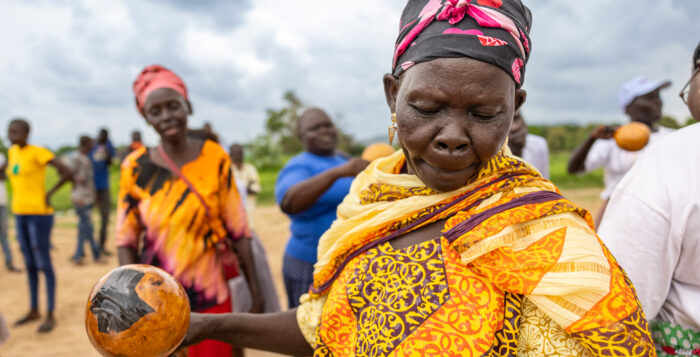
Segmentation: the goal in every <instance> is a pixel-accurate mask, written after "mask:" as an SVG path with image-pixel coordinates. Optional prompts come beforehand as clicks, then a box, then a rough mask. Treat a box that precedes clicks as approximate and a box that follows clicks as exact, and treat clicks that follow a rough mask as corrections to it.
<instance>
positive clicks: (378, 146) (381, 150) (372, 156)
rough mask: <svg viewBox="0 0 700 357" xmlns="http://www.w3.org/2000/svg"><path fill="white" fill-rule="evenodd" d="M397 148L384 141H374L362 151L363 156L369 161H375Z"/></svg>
mask: <svg viewBox="0 0 700 357" xmlns="http://www.w3.org/2000/svg"><path fill="white" fill-rule="evenodd" d="M395 151H396V150H394V148H393V147H391V145H389V144H384V143H374V144H371V145H369V146H367V147H366V148H365V151H363V152H362V158H363V159H365V160H367V161H374V160H376V159H379V158H382V157H386V156H389V155H391V154H393V153H394V152H395Z"/></svg>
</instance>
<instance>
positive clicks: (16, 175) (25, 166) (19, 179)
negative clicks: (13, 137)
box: [6, 145, 54, 215]
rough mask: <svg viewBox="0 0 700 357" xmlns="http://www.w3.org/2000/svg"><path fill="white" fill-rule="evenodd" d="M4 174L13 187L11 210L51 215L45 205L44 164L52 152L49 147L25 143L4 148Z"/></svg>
mask: <svg viewBox="0 0 700 357" xmlns="http://www.w3.org/2000/svg"><path fill="white" fill-rule="evenodd" d="M7 156H8V160H7V170H6V173H7V177H8V179H9V180H10V185H11V186H12V213H14V214H37V215H43V214H52V213H53V208H51V207H50V206H47V205H46V201H45V199H46V189H45V188H44V180H45V179H46V164H47V163H48V162H49V161H51V160H53V158H54V155H53V153H52V152H51V151H49V150H48V149H45V148H42V147H39V146H34V145H26V146H24V147H23V148H20V147H19V145H12V147H10V149H9V150H8V151H7Z"/></svg>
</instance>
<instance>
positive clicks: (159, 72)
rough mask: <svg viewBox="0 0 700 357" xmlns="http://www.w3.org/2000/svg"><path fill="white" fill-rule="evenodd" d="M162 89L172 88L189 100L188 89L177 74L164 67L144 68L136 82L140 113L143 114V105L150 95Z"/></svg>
mask: <svg viewBox="0 0 700 357" xmlns="http://www.w3.org/2000/svg"><path fill="white" fill-rule="evenodd" d="M160 88H170V89H172V90H174V91H176V92H178V93H180V95H182V96H183V97H185V99H187V87H185V82H183V81H182V79H181V78H180V77H178V75H177V74H175V73H174V72H173V71H171V70H169V69H167V68H165V67H163V66H160V65H157V64H154V65H150V66H148V67H146V68H144V69H143V71H141V74H139V76H138V77H136V80H135V81H134V96H135V97H136V107H137V108H138V109H139V112H141V113H143V105H144V103H146V98H148V95H149V94H151V92H153V91H154V90H156V89H160Z"/></svg>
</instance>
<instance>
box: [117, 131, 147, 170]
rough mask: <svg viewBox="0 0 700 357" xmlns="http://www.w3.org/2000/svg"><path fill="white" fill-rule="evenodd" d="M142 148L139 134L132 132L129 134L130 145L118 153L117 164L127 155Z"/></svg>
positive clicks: (138, 132)
mask: <svg viewBox="0 0 700 357" xmlns="http://www.w3.org/2000/svg"><path fill="white" fill-rule="evenodd" d="M142 147H143V141H142V140H141V132H140V131H138V130H134V131H132V132H131V143H130V144H129V146H127V147H125V148H123V149H122V150H120V151H119V162H123V161H124V159H126V157H127V156H129V154H131V153H132V152H134V151H136V150H138V149H140V148H142Z"/></svg>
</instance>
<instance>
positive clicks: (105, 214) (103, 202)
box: [95, 188, 112, 250]
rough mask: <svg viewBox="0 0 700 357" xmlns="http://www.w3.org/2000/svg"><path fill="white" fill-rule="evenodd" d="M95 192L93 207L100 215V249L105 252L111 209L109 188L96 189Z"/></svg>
mask: <svg viewBox="0 0 700 357" xmlns="http://www.w3.org/2000/svg"><path fill="white" fill-rule="evenodd" d="M96 192H97V202H96V204H95V207H97V210H98V212H99V213H100V249H101V250H105V244H106V243H107V226H108V225H109V211H110V209H111V208H112V206H111V202H110V197H109V188H105V189H98V190H96Z"/></svg>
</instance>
